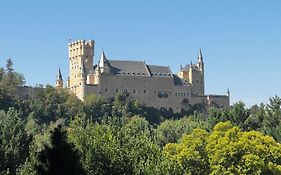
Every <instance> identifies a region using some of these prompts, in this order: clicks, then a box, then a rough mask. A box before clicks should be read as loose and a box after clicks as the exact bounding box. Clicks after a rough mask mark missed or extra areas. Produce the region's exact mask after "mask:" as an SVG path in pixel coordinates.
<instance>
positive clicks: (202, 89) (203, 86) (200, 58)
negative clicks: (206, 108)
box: [197, 48, 205, 95]
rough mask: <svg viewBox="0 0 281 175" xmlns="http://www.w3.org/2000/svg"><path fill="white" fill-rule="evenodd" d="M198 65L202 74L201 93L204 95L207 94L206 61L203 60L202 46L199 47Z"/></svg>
mask: <svg viewBox="0 0 281 175" xmlns="http://www.w3.org/2000/svg"><path fill="white" fill-rule="evenodd" d="M197 66H198V68H199V71H200V74H201V76H200V78H199V84H200V89H201V92H200V94H201V95H204V94H205V78H204V61H203V55H202V51H201V48H200V49H199V54H198V62H197Z"/></svg>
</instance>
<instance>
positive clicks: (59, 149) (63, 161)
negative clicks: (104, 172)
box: [36, 125, 85, 175]
mask: <svg viewBox="0 0 281 175" xmlns="http://www.w3.org/2000/svg"><path fill="white" fill-rule="evenodd" d="M38 161H39V162H40V164H39V165H38V166H37V167H36V170H37V173H38V174H39V175H56V174H57V175H61V174H69V175H83V174H85V171H84V170H83V168H82V165H81V162H80V156H79V154H78V151H77V150H75V148H74V146H73V145H72V144H70V143H68V142H67V138H66V132H65V131H63V130H62V127H61V126H60V125H59V126H58V127H57V128H55V130H54V131H53V132H52V133H51V147H50V146H47V145H46V146H45V148H44V150H43V151H42V152H40V153H39V156H38Z"/></svg>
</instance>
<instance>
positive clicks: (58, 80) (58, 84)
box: [56, 68, 63, 89]
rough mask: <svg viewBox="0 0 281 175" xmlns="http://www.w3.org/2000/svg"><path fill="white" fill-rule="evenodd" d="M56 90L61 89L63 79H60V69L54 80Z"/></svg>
mask: <svg viewBox="0 0 281 175" xmlns="http://www.w3.org/2000/svg"><path fill="white" fill-rule="evenodd" d="M56 88H58V89H61V88H63V79H62V75H61V71H60V68H59V72H58V75H57V79H56Z"/></svg>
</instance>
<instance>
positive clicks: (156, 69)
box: [147, 65, 173, 77]
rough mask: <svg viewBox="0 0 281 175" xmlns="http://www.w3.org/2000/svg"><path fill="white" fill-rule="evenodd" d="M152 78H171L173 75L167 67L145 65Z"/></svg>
mask: <svg viewBox="0 0 281 175" xmlns="http://www.w3.org/2000/svg"><path fill="white" fill-rule="evenodd" d="M147 67H148V69H149V71H150V74H151V76H153V77H171V76H172V75H173V74H172V72H171V70H170V68H169V67H168V66H155V65H147Z"/></svg>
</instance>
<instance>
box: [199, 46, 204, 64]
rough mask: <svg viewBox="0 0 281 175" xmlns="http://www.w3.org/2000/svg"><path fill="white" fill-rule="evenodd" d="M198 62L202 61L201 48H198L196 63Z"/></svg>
mask: <svg viewBox="0 0 281 175" xmlns="http://www.w3.org/2000/svg"><path fill="white" fill-rule="evenodd" d="M200 62H202V63H203V55H202V51H201V48H200V49H199V54H198V63H200Z"/></svg>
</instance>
